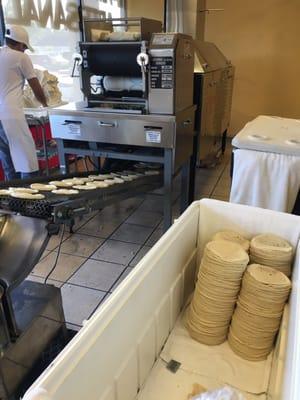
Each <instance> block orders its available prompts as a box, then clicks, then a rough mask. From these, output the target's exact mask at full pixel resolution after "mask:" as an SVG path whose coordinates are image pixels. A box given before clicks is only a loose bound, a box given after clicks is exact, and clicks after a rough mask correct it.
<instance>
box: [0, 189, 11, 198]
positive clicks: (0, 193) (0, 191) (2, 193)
mask: <svg viewBox="0 0 300 400" xmlns="http://www.w3.org/2000/svg"><path fill="white" fill-rule="evenodd" d="M10 195H11V191H10V190H7V189H0V196H10Z"/></svg>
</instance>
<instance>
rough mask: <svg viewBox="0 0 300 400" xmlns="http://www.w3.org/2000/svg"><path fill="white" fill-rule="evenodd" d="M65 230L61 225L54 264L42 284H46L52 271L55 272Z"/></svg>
mask: <svg viewBox="0 0 300 400" xmlns="http://www.w3.org/2000/svg"><path fill="white" fill-rule="evenodd" d="M65 228H66V226H65V224H63V227H62V235H61V238H60V242H59V245H58V250H57V254H56V258H55V262H54V265H53V267H52V268H51V270H50V272H49V273H48V275H47V276H46V278H45V281H44V284H46V283H47V280H48V279H49V276H50V275H51V274H52V272H53V271H54V270H55V268H56V267H57V263H58V258H59V256H60V249H61V245H62V242H63V240H64V234H65Z"/></svg>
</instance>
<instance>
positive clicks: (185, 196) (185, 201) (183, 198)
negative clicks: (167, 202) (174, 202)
mask: <svg viewBox="0 0 300 400" xmlns="http://www.w3.org/2000/svg"><path fill="white" fill-rule="evenodd" d="M189 186H190V159H189V160H188V161H187V162H186V163H185V164H184V165H183V166H182V167H181V195H180V213H183V212H184V210H185V209H186V208H187V207H188V205H189Z"/></svg>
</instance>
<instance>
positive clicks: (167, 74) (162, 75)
mask: <svg viewBox="0 0 300 400" xmlns="http://www.w3.org/2000/svg"><path fill="white" fill-rule="evenodd" d="M173 71H174V69H173V57H152V58H151V66H150V84H151V89H172V88H173Z"/></svg>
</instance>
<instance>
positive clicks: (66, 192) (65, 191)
mask: <svg viewBox="0 0 300 400" xmlns="http://www.w3.org/2000/svg"><path fill="white" fill-rule="evenodd" d="M52 193H54V194H62V195H66V196H68V195H69V194H78V193H79V190H75V189H56V190H52Z"/></svg>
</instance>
